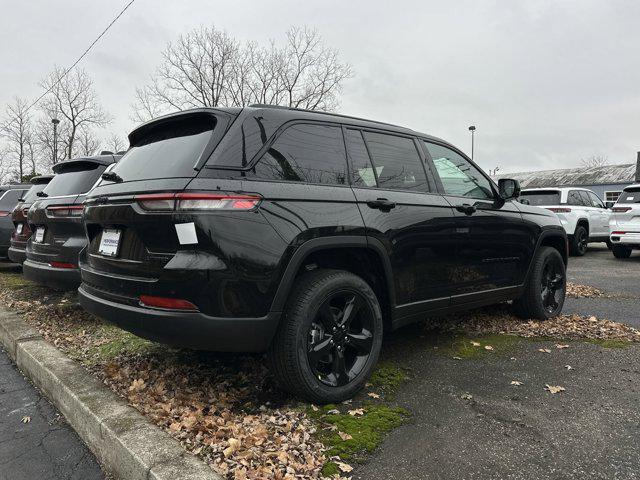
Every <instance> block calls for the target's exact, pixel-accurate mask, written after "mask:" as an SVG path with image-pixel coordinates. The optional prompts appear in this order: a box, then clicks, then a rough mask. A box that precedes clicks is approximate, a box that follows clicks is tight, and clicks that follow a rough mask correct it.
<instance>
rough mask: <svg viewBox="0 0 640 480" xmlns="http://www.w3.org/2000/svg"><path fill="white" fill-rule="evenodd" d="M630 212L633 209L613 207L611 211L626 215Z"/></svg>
mask: <svg viewBox="0 0 640 480" xmlns="http://www.w3.org/2000/svg"><path fill="white" fill-rule="evenodd" d="M629 210H631V207H611V211H612V212H616V213H624V212H628V211H629Z"/></svg>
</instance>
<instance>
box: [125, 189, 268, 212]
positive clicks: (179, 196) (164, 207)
mask: <svg viewBox="0 0 640 480" xmlns="http://www.w3.org/2000/svg"><path fill="white" fill-rule="evenodd" d="M134 199H135V201H136V202H138V204H139V205H140V206H141V207H142V208H143V209H145V210H151V211H156V212H171V211H176V210H177V211H212V210H252V209H253V208H255V207H257V206H258V204H259V203H260V200H262V197H260V196H259V195H236V194H220V193H149V194H142V195H136V196H135V197H134Z"/></svg>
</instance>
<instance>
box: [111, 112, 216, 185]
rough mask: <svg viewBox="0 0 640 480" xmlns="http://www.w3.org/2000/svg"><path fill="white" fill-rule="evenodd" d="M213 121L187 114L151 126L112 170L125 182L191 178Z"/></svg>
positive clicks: (210, 132)
mask: <svg viewBox="0 0 640 480" xmlns="http://www.w3.org/2000/svg"><path fill="white" fill-rule="evenodd" d="M215 126H216V119H215V117H214V116H213V115H209V114H202V115H189V116H184V117H177V118H175V119H172V120H169V121H165V122H162V123H160V124H158V125H156V126H153V125H152V126H150V127H149V129H148V131H145V132H142V134H141V136H140V138H137V139H136V140H135V142H134V143H133V144H132V145H131V147H130V148H129V150H128V151H127V153H125V154H124V156H123V157H122V158H121V159H120V161H119V162H118V164H117V165H116V166H115V167H114V168H113V172H115V173H117V174H118V175H120V177H122V179H123V180H124V181H125V182H128V181H131V180H150V179H154V178H175V177H193V176H194V175H195V173H196V171H195V170H194V169H193V167H194V166H195V164H196V163H197V162H198V160H199V159H200V157H201V155H202V153H203V152H204V149H205V147H206V146H207V144H208V143H209V140H210V139H211V136H212V134H213V130H214V128H215Z"/></svg>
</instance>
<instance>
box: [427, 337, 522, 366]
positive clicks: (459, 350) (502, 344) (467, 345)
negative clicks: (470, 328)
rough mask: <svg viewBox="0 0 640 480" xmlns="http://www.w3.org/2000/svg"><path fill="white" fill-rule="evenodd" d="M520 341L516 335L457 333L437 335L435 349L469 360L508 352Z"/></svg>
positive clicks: (441, 352) (444, 353)
mask: <svg viewBox="0 0 640 480" xmlns="http://www.w3.org/2000/svg"><path fill="white" fill-rule="evenodd" d="M520 341H521V338H519V337H516V336H514V335H501V334H496V333H491V334H487V335H476V336H472V335H467V334H464V333H456V334H453V335H449V336H446V337H437V338H436V339H435V343H434V349H436V350H437V351H438V353H440V354H441V355H446V356H448V357H457V358H460V359H467V360H469V359H475V358H480V357H482V356H486V355H492V354H493V355H495V354H503V355H504V354H507V353H509V352H510V351H511V350H512V349H513V347H514V346H515V345H516V344H517V343H519V342H520ZM486 347H490V348H486Z"/></svg>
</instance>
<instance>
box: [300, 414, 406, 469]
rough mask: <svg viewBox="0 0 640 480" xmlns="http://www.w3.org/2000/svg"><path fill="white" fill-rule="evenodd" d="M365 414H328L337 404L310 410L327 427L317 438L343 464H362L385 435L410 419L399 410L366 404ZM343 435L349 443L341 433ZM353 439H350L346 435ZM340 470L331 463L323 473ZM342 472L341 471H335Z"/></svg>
mask: <svg viewBox="0 0 640 480" xmlns="http://www.w3.org/2000/svg"><path fill="white" fill-rule="evenodd" d="M361 408H363V410H364V414H363V415H349V413H348V412H344V413H328V412H330V411H333V410H335V409H336V406H335V405H325V406H324V407H322V408H320V409H319V410H318V411H313V410H309V412H308V413H309V416H310V417H311V418H314V419H316V420H317V421H318V422H320V423H321V424H322V425H324V426H325V427H327V426H332V427H331V429H325V428H322V427H321V428H320V429H319V433H318V436H319V438H320V440H321V441H322V443H324V445H325V446H326V447H327V451H326V455H327V456H328V457H333V456H339V457H340V458H341V459H342V460H344V461H356V462H357V461H362V460H363V459H364V456H365V455H366V454H369V453H371V452H373V451H374V450H375V449H376V448H377V447H378V445H380V442H381V441H382V437H383V435H384V434H385V433H388V432H390V431H391V430H393V429H394V428H397V427H399V426H400V425H402V424H403V423H404V422H405V421H406V420H407V419H408V417H409V412H408V411H407V410H405V409H404V408H400V407H389V406H387V405H382V404H367V405H364V406H363V407H361ZM338 432H340V433H342V434H343V437H344V438H347V439H346V440H343V437H341V436H340V434H339V433H338ZM345 434H346V435H348V436H350V437H351V438H348V437H347V436H346V435H345ZM334 469H337V466H336V465H335V464H334V463H332V462H328V463H327V464H325V466H324V468H323V474H325V475H330V473H329V472H331V471H334ZM335 473H339V472H337V471H336V472H335Z"/></svg>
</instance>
